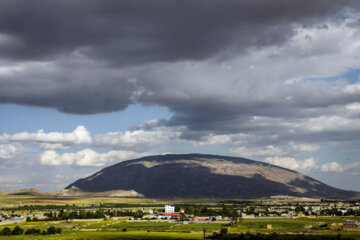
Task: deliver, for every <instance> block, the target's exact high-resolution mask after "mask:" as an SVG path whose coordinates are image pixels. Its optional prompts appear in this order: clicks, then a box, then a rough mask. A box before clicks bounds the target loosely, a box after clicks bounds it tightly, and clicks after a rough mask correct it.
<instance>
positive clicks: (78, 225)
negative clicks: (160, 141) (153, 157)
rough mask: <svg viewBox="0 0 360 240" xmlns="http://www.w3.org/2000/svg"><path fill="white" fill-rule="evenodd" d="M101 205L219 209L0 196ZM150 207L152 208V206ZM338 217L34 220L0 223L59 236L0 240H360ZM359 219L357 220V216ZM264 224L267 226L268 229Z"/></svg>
mask: <svg viewBox="0 0 360 240" xmlns="http://www.w3.org/2000/svg"><path fill="white" fill-rule="evenodd" d="M104 204H125V205H126V207H127V208H137V207H144V206H151V208H156V206H160V205H163V204H175V205H176V204H201V205H208V206H209V208H211V207H213V208H220V207H221V206H220V207H219V206H216V200H214V199H210V200H209V199H149V198H80V197H48V196H3V195H0V208H2V209H5V210H2V211H3V212H7V210H6V209H7V208H16V207H19V206H25V205H28V206H30V205H32V206H35V207H34V209H33V210H31V214H37V212H39V213H40V212H41V210H39V209H40V208H41V207H39V206H47V205H56V206H75V207H81V206H91V205H95V206H99V205H102V206H104ZM152 206H153V207H152ZM8 212H11V213H12V214H21V215H26V213H30V212H29V211H28V210H15V211H14V212H13V211H12V210H11V209H9V210H8ZM344 219H354V218H351V217H350V218H342V217H318V218H297V219H258V218H255V219H242V220H241V221H239V222H238V223H237V224H234V225H232V226H230V227H229V226H224V225H223V224H221V223H217V222H211V223H190V224H182V223H178V222H169V221H162V222H153V221H140V222H139V221H137V222H135V221H127V218H121V219H116V220H103V219H98V220H78V221H77V220H73V221H34V222H24V223H19V224H9V225H1V226H0V231H1V230H2V229H3V228H4V227H10V228H11V229H13V228H14V227H15V226H20V227H21V228H23V229H25V231H26V230H27V229H30V228H36V229H41V230H46V229H47V228H49V227H50V226H54V227H57V228H61V229H62V230H63V232H62V234H61V235H32V236H30V235H21V236H10V237H4V236H2V237H0V239H24V238H25V239H144V238H146V239H202V236H203V233H202V232H203V229H204V228H205V229H206V232H207V234H209V235H211V234H212V233H213V232H219V231H220V229H221V228H224V227H226V228H227V229H228V232H229V233H246V232H250V233H265V234H271V233H274V232H276V233H280V234H281V233H293V234H299V233H304V234H321V235H337V234H339V233H340V234H342V235H346V236H349V237H352V238H355V239H359V240H360V232H358V233H351V232H343V231H341V225H340V223H342V222H343V220H344ZM358 220H360V219H358ZM268 225H271V228H270V229H268Z"/></svg>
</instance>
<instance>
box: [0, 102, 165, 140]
mask: <svg viewBox="0 0 360 240" xmlns="http://www.w3.org/2000/svg"><path fill="white" fill-rule="evenodd" d="M170 117H171V113H170V112H169V111H168V109H167V108H166V107H160V106H143V105H141V104H133V105H130V106H129V107H128V108H126V109H125V110H123V111H119V112H111V113H101V114H92V115H75V114H66V113H62V112H59V111H56V110H54V109H49V108H41V107H28V106H21V105H16V104H0V134H2V133H4V132H6V133H8V134H14V133H18V132H22V131H28V132H37V131H38V130H39V129H44V131H45V132H53V131H58V132H72V131H73V130H74V129H75V128H76V127H77V126H79V125H83V126H85V127H86V128H87V129H88V131H89V132H90V133H91V134H92V135H96V134H103V133H107V132H116V131H125V130H127V129H129V128H131V127H134V126H137V125H139V124H142V123H144V121H146V120H151V119H169V118H170Z"/></svg>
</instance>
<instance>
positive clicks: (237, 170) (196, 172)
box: [66, 154, 359, 199]
mask: <svg viewBox="0 0 360 240" xmlns="http://www.w3.org/2000/svg"><path fill="white" fill-rule="evenodd" d="M72 187H77V188H79V189H81V190H82V191H87V192H104V191H113V190H126V191H130V190H133V191H136V192H137V193H139V194H142V195H144V196H145V197H156V198H162V197H180V198H257V197H270V196H275V195H288V196H295V197H311V198H331V199H350V198H358V197H359V193H358V192H352V191H345V190H341V189H337V188H334V187H331V186H328V185H326V184H324V183H322V182H319V181H317V180H315V179H313V178H310V177H308V176H305V175H303V174H301V173H299V172H296V171H292V170H289V169H285V168H282V167H279V166H275V165H272V164H267V163H263V162H258V161H253V160H249V159H245V158H236V157H226V156H216V155H203V154H183V155H172V154H169V155H158V156H148V157H143V158H139V159H135V160H129V161H124V162H120V163H118V164H115V165H113V166H110V167H107V168H104V169H102V170H100V171H99V172H97V173H95V174H93V175H91V176H89V177H86V178H83V179H79V180H77V181H76V182H74V183H72V184H70V185H69V186H68V187H67V188H66V189H70V188H72Z"/></svg>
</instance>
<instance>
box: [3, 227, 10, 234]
mask: <svg viewBox="0 0 360 240" xmlns="http://www.w3.org/2000/svg"><path fill="white" fill-rule="evenodd" d="M1 235H3V236H10V235H11V230H10V228H8V227H6V228H4V229H3V230H2V231H1Z"/></svg>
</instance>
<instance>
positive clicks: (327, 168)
mask: <svg viewBox="0 0 360 240" xmlns="http://www.w3.org/2000/svg"><path fill="white" fill-rule="evenodd" d="M320 169H321V171H322V172H342V171H344V168H343V167H342V166H341V165H340V164H339V163H337V162H330V163H326V164H323V165H321V167H320Z"/></svg>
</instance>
